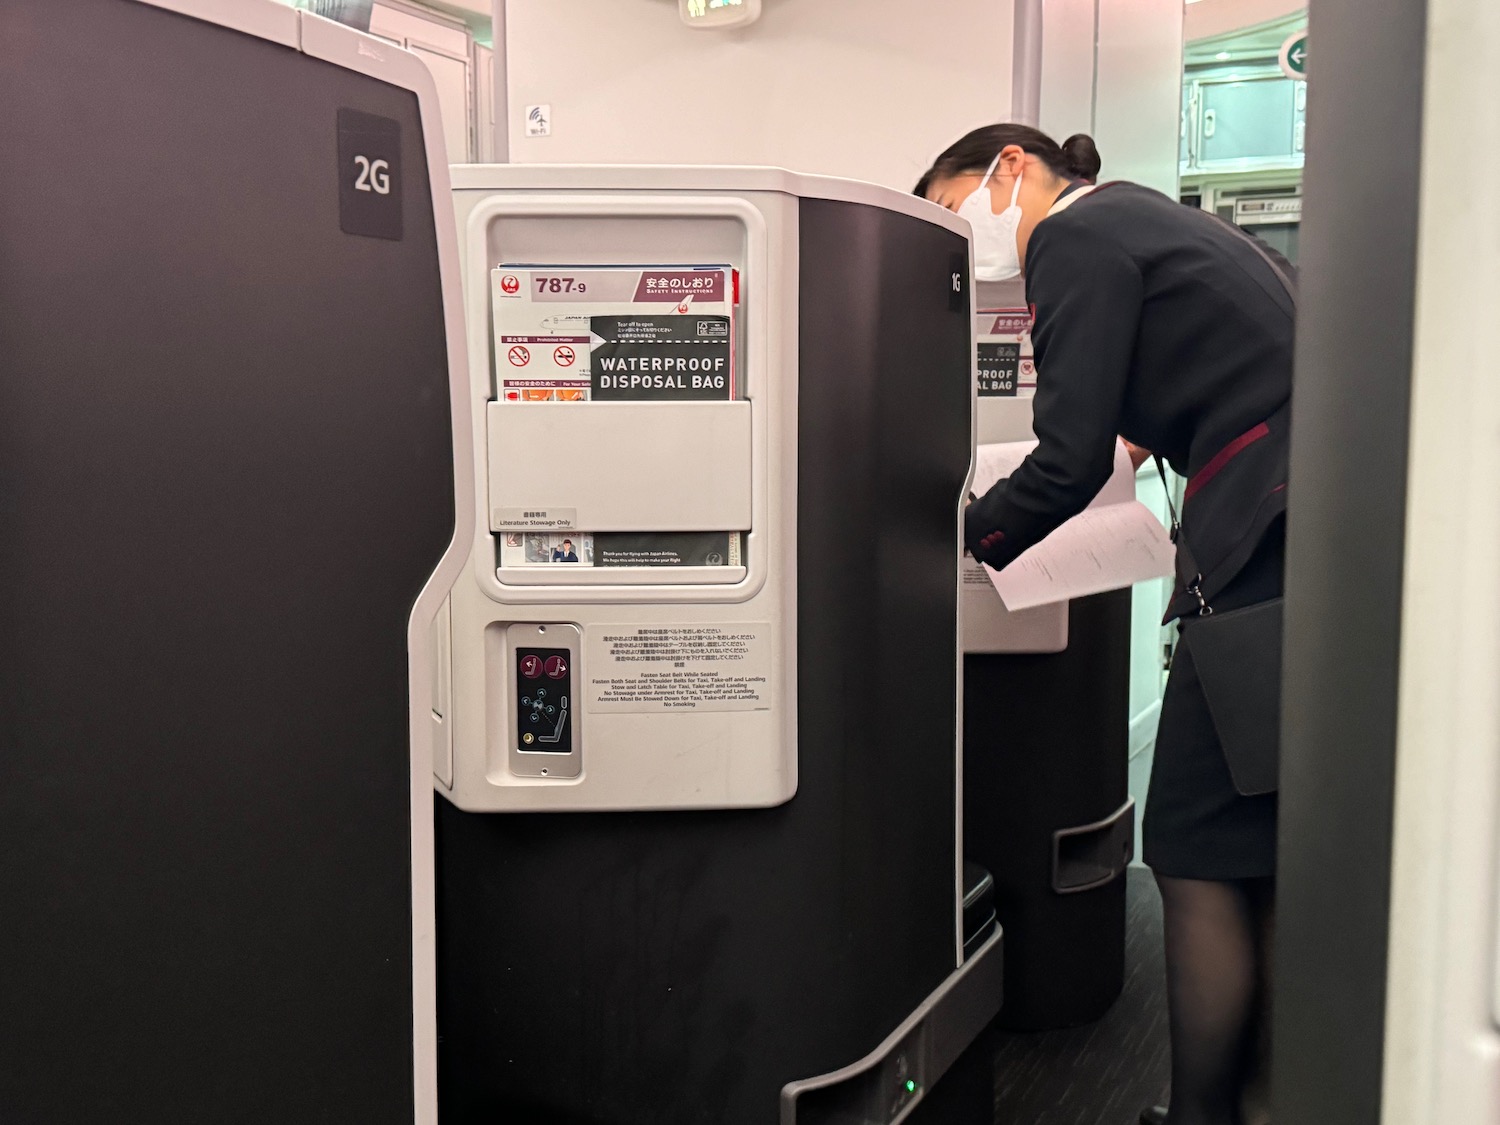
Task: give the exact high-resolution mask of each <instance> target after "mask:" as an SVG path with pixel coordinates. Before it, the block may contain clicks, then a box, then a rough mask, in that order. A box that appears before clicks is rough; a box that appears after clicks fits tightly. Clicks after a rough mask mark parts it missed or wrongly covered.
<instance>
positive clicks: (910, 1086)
mask: <svg viewBox="0 0 1500 1125" xmlns="http://www.w3.org/2000/svg"><path fill="white" fill-rule="evenodd" d="M906 1092H907V1093H908V1094H915V1093H916V1092H917V1084H916V1083H915V1082H913V1081H912V1080H911V1079H910V1078H908V1079H907V1080H906Z"/></svg>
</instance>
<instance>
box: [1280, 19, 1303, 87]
mask: <svg viewBox="0 0 1500 1125" xmlns="http://www.w3.org/2000/svg"><path fill="white" fill-rule="evenodd" d="M1280 60H1281V72H1282V73H1283V74H1285V75H1286V76H1287V77H1288V78H1294V79H1296V80H1297V81H1298V82H1306V81H1307V32H1306V31H1299V32H1297V34H1296V35H1293V36H1292V37H1291V38H1290V39H1288V40H1287V41H1286V42H1285V43H1283V44H1282V45H1281V55H1280Z"/></svg>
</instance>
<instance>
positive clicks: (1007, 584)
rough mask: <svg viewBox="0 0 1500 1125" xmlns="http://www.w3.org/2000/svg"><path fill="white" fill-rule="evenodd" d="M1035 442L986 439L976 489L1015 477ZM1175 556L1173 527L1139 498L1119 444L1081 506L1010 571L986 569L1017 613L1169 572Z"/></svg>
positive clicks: (1132, 471) (980, 450) (977, 492)
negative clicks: (1099, 485) (1111, 465)
mask: <svg viewBox="0 0 1500 1125" xmlns="http://www.w3.org/2000/svg"><path fill="white" fill-rule="evenodd" d="M1035 448H1036V442H1034V441H1013V442H1003V443H1000V444H997V445H981V446H980V447H979V448H978V449H977V450H976V452H975V460H974V466H975V467H974V494H975V495H976V496H982V495H984V493H985V492H987V491H988V490H989V489H990V488H991V486H993V485H994V484H995V482H996V481H999V480H1003V479H1005V478H1006V477H1008V476H1010V475H1011V474H1012V473H1013V472H1015V471H1016V469H1017V468H1018V467H1019V466H1020V464H1021V462H1022V461H1024V460H1025V459H1026V456H1027V454H1029V453H1030V452H1031V451H1032V450H1033V449H1035ZM1175 554H1176V548H1175V547H1173V545H1172V539H1171V536H1169V535H1168V534H1167V529H1166V528H1164V527H1163V526H1162V525H1161V521H1160V520H1158V519H1157V518H1156V517H1155V516H1154V515H1152V514H1151V509H1149V508H1147V507H1146V506H1145V505H1144V504H1142V503H1141V502H1140V501H1139V500H1137V499H1136V498H1135V468H1134V466H1132V465H1131V463H1130V454H1129V453H1128V452H1126V450H1125V446H1124V445H1123V444H1121V443H1119V442H1116V443H1115V470H1114V472H1113V474H1111V476H1110V478H1109V482H1108V483H1107V484H1106V485H1105V486H1104V488H1103V489H1102V490H1100V492H1099V495H1098V496H1096V497H1094V500H1093V502H1092V503H1091V504H1090V505H1089V506H1088V507H1087V508H1086V509H1085V510H1084V511H1083V512H1081V513H1079V514H1078V515H1076V516H1074V517H1073V518H1072V519H1070V520H1069V521H1068V522H1067V523H1065V524H1063V525H1062V526H1061V527H1059V528H1058V529H1057V530H1056V531H1054V532H1053V533H1052V534H1051V535H1049V536H1047V538H1046V539H1044V540H1042V541H1041V542H1040V543H1038V544H1037V545H1036V546H1035V547H1032V548H1031V549H1030V550H1029V551H1027V552H1026V553H1025V554H1024V555H1022V556H1021V557H1020V558H1018V559H1017V560H1016V561H1015V562H1013V563H1011V564H1010V565H1009V566H1008V567H1006V568H1005V569H1004V570H1002V571H999V572H996V571H994V570H991V569H990V568H989V567H985V572H986V573H987V574H988V575H989V576H990V581H991V582H992V583H994V586H995V590H996V591H997V592H998V593H999V595H1000V599H1001V600H1002V601H1003V602H1004V603H1005V608H1006V609H1008V610H1010V611H1011V612H1015V611H1017V610H1022V609H1030V608H1031V607H1033V606H1039V605H1049V604H1051V603H1053V602H1061V601H1066V600H1068V599H1069V598H1082V597H1087V596H1088V595H1089V594H1101V593H1103V592H1104V591H1106V590H1119V589H1121V588H1123V587H1126V586H1133V585H1135V584H1136V583H1137V582H1145V581H1147V580H1149V579H1152V578H1167V577H1170V576H1171V574H1172V564H1173V559H1174V557H1175Z"/></svg>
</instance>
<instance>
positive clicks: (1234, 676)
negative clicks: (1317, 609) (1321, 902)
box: [1156, 232, 1297, 797]
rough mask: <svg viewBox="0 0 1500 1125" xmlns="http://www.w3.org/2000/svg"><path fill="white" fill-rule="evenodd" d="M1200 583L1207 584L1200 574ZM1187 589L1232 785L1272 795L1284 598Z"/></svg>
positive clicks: (1184, 644) (1194, 653)
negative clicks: (1238, 603)
mask: <svg viewBox="0 0 1500 1125" xmlns="http://www.w3.org/2000/svg"><path fill="white" fill-rule="evenodd" d="M1241 233H1243V232H1241ZM1245 237H1246V238H1247V239H1249V241H1250V242H1251V243H1252V244H1253V245H1254V246H1255V248H1256V250H1258V251H1259V252H1260V254H1261V256H1262V257H1263V258H1265V260H1266V263H1267V264H1268V265H1269V266H1270V267H1271V269H1272V271H1273V272H1274V273H1275V274H1276V276H1277V278H1278V279H1280V281H1281V283H1282V285H1284V286H1285V287H1286V290H1287V293H1288V294H1289V295H1290V296H1291V298H1292V304H1293V306H1295V305H1296V303H1297V291H1296V289H1295V287H1294V286H1293V285H1292V284H1291V282H1290V280H1289V279H1288V278H1287V276H1286V274H1285V272H1283V270H1282V269H1281V267H1280V266H1278V265H1277V264H1276V261H1275V259H1273V258H1272V257H1271V256H1270V255H1269V254H1267V253H1266V252H1265V250H1264V249H1263V248H1262V247H1261V246H1260V244H1259V243H1258V242H1256V241H1255V239H1253V238H1250V236H1249V235H1246V236H1245ZM1156 471H1157V472H1158V473H1160V474H1161V480H1162V485H1163V486H1165V485H1166V483H1167V473H1166V470H1165V469H1164V468H1163V467H1162V463H1161V458H1160V457H1158V458H1156ZM1171 497H1172V494H1171V490H1170V489H1168V491H1167V504H1168V506H1169V508H1170V510H1171V512H1172V540H1173V542H1176V543H1178V544H1179V547H1181V546H1184V545H1185V544H1184V543H1183V541H1182V524H1181V522H1180V521H1179V520H1178V518H1177V509H1176V506H1175V505H1173V504H1172V499H1171ZM1189 553H1191V552H1189ZM1198 581H1199V582H1200V583H1201V582H1202V577H1201V576H1200V577H1199V579H1198ZM1188 593H1190V594H1193V595H1195V596H1196V597H1197V599H1198V606H1199V609H1198V616H1197V618H1196V619H1193V620H1192V621H1191V622H1190V623H1188V624H1185V625H1183V626H1182V628H1181V639H1180V640H1179V642H1178V644H1179V647H1181V648H1185V649H1186V650H1187V654H1188V656H1189V658H1190V659H1191V660H1192V662H1193V668H1194V670H1195V671H1196V672H1197V674H1198V683H1199V686H1200V687H1201V688H1202V689H1203V698H1204V700H1205V701H1206V702H1207V704H1208V711H1209V715H1210V717H1211V718H1212V719H1213V724H1214V732H1215V733H1216V734H1217V735H1218V736H1219V745H1220V746H1221V747H1222V748H1223V750H1224V759H1225V761H1226V762H1227V763H1228V765H1229V773H1230V776H1231V778H1232V779H1233V780H1234V787H1235V789H1236V791H1238V792H1239V793H1240V794H1241V795H1242V796H1246V797H1256V796H1261V795H1263V794H1266V793H1274V792H1275V791H1276V789H1277V788H1278V785H1279V773H1280V761H1281V643H1282V633H1281V630H1282V609H1283V604H1284V599H1283V598H1280V597H1277V598H1272V599H1270V600H1269V601H1264V602H1258V603H1256V604H1255V605H1249V606H1245V607H1244V608H1241V609H1231V610H1228V611H1224V612H1219V613H1215V612H1214V608H1213V606H1211V605H1209V604H1208V602H1207V601H1206V600H1205V599H1204V597H1203V594H1202V591H1201V589H1200V588H1199V587H1198V586H1197V585H1190V586H1188Z"/></svg>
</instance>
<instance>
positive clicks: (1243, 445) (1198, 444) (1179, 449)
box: [964, 183, 1296, 617]
mask: <svg viewBox="0 0 1500 1125" xmlns="http://www.w3.org/2000/svg"><path fill="white" fill-rule="evenodd" d="M1282 261H1284V260H1282ZM1283 270H1284V271H1285V272H1286V273H1287V274H1288V275H1290V273H1291V269H1290V267H1289V266H1286V265H1283ZM1026 297H1027V300H1028V302H1029V303H1030V304H1031V307H1032V312H1033V315H1034V317H1035V325H1034V327H1033V330H1032V343H1033V346H1034V349H1035V354H1036V365H1037V372H1038V378H1037V391H1036V397H1035V399H1034V400H1033V404H1032V405H1033V409H1034V421H1033V426H1034V429H1035V431H1036V436H1037V439H1038V444H1037V448H1036V449H1035V450H1034V451H1033V452H1032V454H1031V456H1029V457H1028V458H1027V459H1026V461H1025V462H1024V463H1023V464H1022V465H1021V466H1020V467H1018V468H1017V469H1016V471H1015V473H1014V474H1012V475H1011V477H1010V478H1009V479H1008V480H1003V481H1000V482H999V483H998V484H996V485H995V487H994V488H992V489H990V490H989V492H987V493H985V495H984V496H982V497H980V498H979V499H978V500H976V501H974V502H973V503H972V504H970V505H969V507H968V509H967V510H966V512H965V518H964V531H965V540H966V543H967V545H968V548H969V550H970V551H971V552H972V553H973V554H974V556H975V558H977V559H979V560H980V561H981V562H985V563H988V564H989V565H990V566H992V567H994V568H995V569H997V570H998V569H1000V568H1002V567H1004V566H1006V565H1008V564H1009V563H1011V562H1012V561H1014V560H1015V559H1016V558H1017V556H1019V555H1021V554H1022V553H1023V552H1024V551H1026V550H1027V548H1029V547H1031V546H1032V545H1034V544H1035V543H1037V542H1039V541H1040V540H1042V539H1043V538H1045V537H1046V536H1047V535H1048V534H1049V533H1050V532H1051V531H1052V530H1053V529H1055V528H1056V527H1058V526H1059V525H1060V524H1062V523H1063V522H1064V521H1065V520H1068V519H1070V518H1071V517H1073V516H1075V515H1077V514H1078V513H1079V512H1081V511H1082V510H1083V509H1084V508H1085V507H1087V506H1088V503H1089V501H1090V500H1092V499H1093V498H1094V497H1095V496H1096V495H1097V494H1098V492H1099V490H1100V489H1101V488H1103V487H1104V484H1105V482H1106V481H1107V480H1108V479H1109V476H1110V473H1111V471H1112V469H1113V464H1114V442H1115V436H1116V435H1117V434H1118V435H1120V436H1123V437H1124V438H1126V439H1127V440H1129V441H1131V442H1133V443H1135V444H1136V445H1139V446H1142V447H1144V448H1146V449H1149V450H1152V451H1153V452H1155V453H1157V454H1159V455H1160V456H1161V457H1163V458H1164V459H1165V460H1166V461H1167V462H1168V463H1169V464H1170V465H1171V466H1172V468H1173V469H1174V470H1175V471H1176V472H1178V473H1180V474H1181V475H1183V476H1184V477H1187V478H1189V481H1190V483H1189V486H1188V488H1189V495H1188V498H1187V500H1186V502H1185V503H1184V506H1183V511H1182V520H1183V536H1184V538H1185V540H1186V543H1187V545H1188V546H1189V547H1190V552H1189V551H1188V550H1184V549H1181V548H1179V560H1178V576H1179V577H1178V582H1179V587H1178V593H1177V596H1175V597H1174V598H1173V602H1172V609H1171V612H1170V613H1169V617H1171V616H1178V615H1180V614H1182V613H1184V612H1186V611H1187V610H1189V609H1190V608H1196V606H1197V602H1196V599H1194V598H1192V597H1191V596H1190V595H1187V594H1186V593H1185V592H1184V587H1185V586H1186V585H1188V584H1191V583H1192V582H1193V580H1194V579H1195V577H1196V576H1197V575H1198V574H1201V575H1202V578H1203V581H1202V590H1203V592H1204V594H1205V596H1206V597H1208V598H1210V599H1211V598H1212V597H1213V595H1214V594H1215V593H1217V592H1218V591H1219V590H1221V589H1223V587H1224V586H1226V585H1227V584H1228V583H1229V581H1230V579H1232V578H1233V577H1234V575H1235V574H1236V573H1237V572H1238V571H1239V569H1240V568H1241V567H1242V566H1243V565H1244V563H1245V562H1246V561H1247V560H1248V558H1249V557H1250V555H1251V553H1252V552H1253V551H1254V549H1255V547H1256V545H1257V544H1258V543H1259V541H1260V539H1261V537H1262V535H1263V533H1264V532H1265V530H1266V528H1267V527H1269V526H1270V525H1271V523H1272V522H1273V521H1274V520H1275V519H1276V518H1277V517H1278V516H1279V515H1281V514H1282V513H1283V512H1285V510H1286V480H1287V476H1286V473H1287V449H1288V444H1289V437H1290V433H1289V424H1288V414H1289V411H1288V404H1289V401H1290V398H1291V392H1292V346H1293V333H1294V324H1295V314H1296V308H1295V305H1294V303H1293V300H1292V298H1291V296H1290V295H1289V294H1288V293H1287V291H1286V287H1285V286H1284V285H1283V284H1282V282H1281V280H1280V279H1279V278H1278V277H1277V276H1276V273H1275V271H1274V270H1273V269H1272V268H1271V267H1270V266H1269V265H1268V264H1267V263H1266V261H1265V259H1264V258H1263V257H1262V256H1261V254H1260V252H1258V251H1257V249H1256V247H1255V244H1253V243H1252V242H1251V241H1250V240H1249V238H1248V237H1247V236H1246V235H1245V234H1243V233H1242V232H1240V231H1239V230H1237V229H1236V228H1234V227H1232V226H1230V225H1229V224H1228V223H1225V222H1224V221H1223V220H1221V219H1218V218H1216V217H1215V216H1213V215H1210V214H1208V213H1207V212H1204V211H1199V210H1195V209H1194V208H1191V207H1187V206H1185V205H1183V204H1181V203H1178V202H1177V201H1175V200H1172V199H1168V198H1167V197H1166V196H1164V195H1161V194H1160V193H1158V192H1155V191H1152V190H1150V189H1149V188H1143V187H1140V186H1138V185H1136V184H1127V183H1117V184H1106V185H1104V186H1103V187H1100V188H1098V189H1096V190H1095V191H1094V192H1092V193H1090V194H1089V195H1087V196H1085V197H1083V198H1080V199H1078V200H1076V201H1075V202H1074V203H1073V204H1072V205H1071V206H1069V207H1068V209H1067V210H1065V211H1060V212H1058V213H1057V214H1054V215H1052V216H1050V217H1049V218H1047V219H1045V220H1043V221H1042V222H1041V223H1039V224H1037V227H1036V230H1035V231H1034V232H1033V233H1032V236H1031V242H1030V245H1029V246H1028V247H1027V251H1026Z"/></svg>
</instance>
